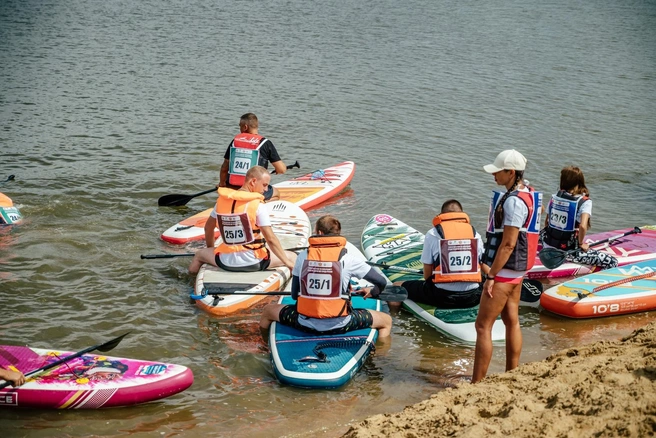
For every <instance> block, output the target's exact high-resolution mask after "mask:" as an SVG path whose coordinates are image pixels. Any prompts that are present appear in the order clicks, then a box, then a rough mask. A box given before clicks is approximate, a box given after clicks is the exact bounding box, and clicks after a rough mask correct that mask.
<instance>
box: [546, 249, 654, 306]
mask: <svg viewBox="0 0 656 438" xmlns="http://www.w3.org/2000/svg"><path fill="white" fill-rule="evenodd" d="M540 304H541V305H542V307H543V308H544V309H545V310H548V311H550V312H553V313H555V314H558V315H563V316H567V317H570V318H597V317H601V316H613V315H624V314H627V313H636V312H645V311H648V310H654V309H656V260H648V261H644V262H640V263H634V264H631V265H625V266H620V267H617V268H613V269H606V270H602V271H599V272H594V273H592V274H588V275H584V276H582V277H578V278H575V279H573V280H570V281H567V282H565V283H563V284H560V285H558V286H554V287H552V288H550V289H547V290H546V291H545V292H544V293H543V294H542V297H541V298H540Z"/></svg>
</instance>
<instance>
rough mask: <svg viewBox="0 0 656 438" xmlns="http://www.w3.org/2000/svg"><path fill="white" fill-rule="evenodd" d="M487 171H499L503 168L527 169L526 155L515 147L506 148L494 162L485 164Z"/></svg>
mask: <svg viewBox="0 0 656 438" xmlns="http://www.w3.org/2000/svg"><path fill="white" fill-rule="evenodd" d="M483 169H485V171H486V172H487V173H497V172H500V171H502V170H504V169H505V170H524V169H526V157H524V155H522V154H520V153H519V152H517V151H516V150H514V149H506V150H505V151H503V152H501V153H500V154H499V155H497V157H496V158H495V159H494V163H492V164H487V165H485V166H483Z"/></svg>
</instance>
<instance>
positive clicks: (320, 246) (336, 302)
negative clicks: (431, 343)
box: [260, 216, 392, 340]
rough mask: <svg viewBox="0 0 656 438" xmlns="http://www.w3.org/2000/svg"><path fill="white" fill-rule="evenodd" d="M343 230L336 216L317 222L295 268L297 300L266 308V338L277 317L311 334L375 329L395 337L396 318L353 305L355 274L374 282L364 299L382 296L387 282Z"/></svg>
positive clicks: (263, 324)
mask: <svg viewBox="0 0 656 438" xmlns="http://www.w3.org/2000/svg"><path fill="white" fill-rule="evenodd" d="M341 231H342V226H341V224H340V222H339V220H337V219H336V218H335V217H333V216H322V217H320V218H319V219H318V220H317V223H316V226H315V235H314V236H312V237H310V246H309V248H308V249H307V250H305V251H303V252H301V253H300V254H299V255H298V258H297V259H296V264H295V265H294V269H293V271H292V298H294V299H295V300H296V304H294V305H287V306H285V305H282V304H269V305H267V306H266V307H265V308H264V310H263V312H262V317H261V319H260V328H261V329H262V332H263V337H264V339H265V340H266V336H265V333H266V331H267V330H268V329H269V326H270V325H271V323H272V322H273V321H279V322H280V323H281V324H285V325H288V326H291V327H294V328H296V329H298V330H302V331H305V332H311V333H317V332H319V333H322V334H341V333H346V332H348V331H351V330H359V329H364V328H369V327H371V328H374V329H378V336H379V337H380V338H386V337H388V336H389V335H390V332H391V329H392V317H391V316H389V315H388V314H387V313H384V312H379V311H376V310H367V309H354V308H353V307H352V306H351V301H350V296H349V288H350V280H351V277H355V278H361V279H364V280H367V281H368V282H370V283H372V284H373V285H374V286H373V287H371V288H365V289H363V291H364V292H365V294H364V295H363V296H364V298H368V297H376V296H378V295H379V294H380V292H381V291H382V290H383V289H385V286H386V285H387V280H386V279H385V277H383V276H382V275H381V274H380V273H378V272H377V271H375V270H374V269H372V268H371V267H370V266H369V265H367V264H366V263H365V261H364V260H361V259H359V258H357V257H356V256H355V255H354V254H351V253H349V252H348V251H347V249H346V238H345V237H343V236H341V235H340V233H341Z"/></svg>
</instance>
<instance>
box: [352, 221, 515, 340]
mask: <svg viewBox="0 0 656 438" xmlns="http://www.w3.org/2000/svg"><path fill="white" fill-rule="evenodd" d="M423 247H424V234H423V233H421V232H419V231H417V230H416V229H414V228H412V227H411V226H410V225H408V224H406V223H404V222H402V221H400V220H399V219H396V218H394V217H392V216H389V215H387V214H378V215H376V216H374V217H373V218H371V219H370V220H369V222H367V225H366V226H365V228H364V231H363V232H362V248H363V250H364V255H365V257H366V258H367V260H369V261H370V262H373V263H380V264H388V265H392V266H397V267H400V268H408V269H418V270H423V268H424V264H423V263H421V252H422V250H423ZM382 271H383V273H384V274H385V275H386V276H387V277H388V278H389V279H390V281H392V282H396V281H408V280H421V279H422V278H423V276H422V275H420V274H413V273H409V272H402V271H400V270H393V269H385V268H382ZM403 308H404V309H406V310H408V311H409V312H411V313H413V314H414V315H415V316H416V317H417V318H419V319H421V320H422V321H424V322H427V323H428V324H430V325H431V326H433V327H434V328H436V329H437V330H439V331H440V332H442V333H444V334H446V335H449V336H451V337H453V338H456V339H459V340H461V341H465V342H476V329H475V327H474V322H475V321H476V315H477V314H478V306H476V307H472V308H470V309H449V310H445V309H437V308H435V307H433V306H430V305H426V304H422V303H417V302H414V301H412V300H410V299H407V300H405V301H404V302H403ZM505 339H506V329H505V326H504V325H503V322H501V320H497V321H496V322H495V323H494V326H493V327H492V340H493V341H503V340H505Z"/></svg>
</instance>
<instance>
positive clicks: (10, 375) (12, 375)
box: [2, 370, 25, 386]
mask: <svg viewBox="0 0 656 438" xmlns="http://www.w3.org/2000/svg"><path fill="white" fill-rule="evenodd" d="M2 378H3V379H4V380H6V381H8V382H12V383H13V386H21V385H22V384H23V383H25V376H24V375H23V373H21V372H20V371H18V370H16V371H11V370H2Z"/></svg>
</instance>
